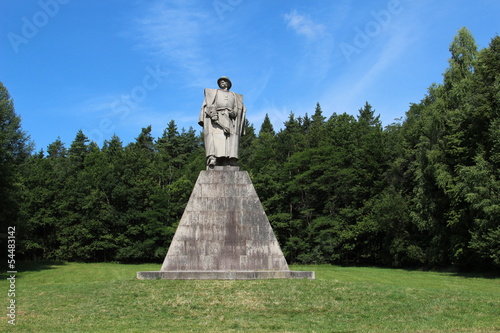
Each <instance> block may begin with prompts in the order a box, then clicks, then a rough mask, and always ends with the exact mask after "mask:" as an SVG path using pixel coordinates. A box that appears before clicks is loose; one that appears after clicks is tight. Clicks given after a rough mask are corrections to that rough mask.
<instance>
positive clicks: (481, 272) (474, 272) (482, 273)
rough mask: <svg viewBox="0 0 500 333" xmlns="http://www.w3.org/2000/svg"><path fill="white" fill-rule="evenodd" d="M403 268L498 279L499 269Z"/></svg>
mask: <svg viewBox="0 0 500 333" xmlns="http://www.w3.org/2000/svg"><path fill="white" fill-rule="evenodd" d="M404 270H406V271H409V272H415V271H420V272H434V273H443V274H448V275H450V276H457V277H462V278H469V279H478V278H480V279H492V280H493V279H498V278H500V270H497V269H494V268H491V267H488V268H485V269H463V268H459V267H449V268H441V269H439V268H436V269H423V268H404Z"/></svg>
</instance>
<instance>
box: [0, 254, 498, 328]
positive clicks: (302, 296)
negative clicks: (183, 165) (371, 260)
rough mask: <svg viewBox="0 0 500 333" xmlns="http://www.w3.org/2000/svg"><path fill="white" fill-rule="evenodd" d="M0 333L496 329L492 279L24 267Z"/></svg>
mask: <svg viewBox="0 0 500 333" xmlns="http://www.w3.org/2000/svg"><path fill="white" fill-rule="evenodd" d="M17 268H18V270H19V274H18V275H17V279H16V297H15V300H16V305H17V306H16V325H15V327H13V326H12V325H10V324H8V322H7V320H8V318H7V317H6V313H7V309H6V307H7V306H8V302H9V298H8V297H7V292H8V290H9V284H8V281H7V280H6V278H5V277H6V276H5V274H3V275H2V277H3V278H2V281H1V282H0V291H1V292H2V295H3V297H2V298H0V299H2V300H3V304H4V306H2V308H3V309H4V310H3V311H4V313H1V314H0V317H1V321H2V322H1V323H0V331H1V332H10V331H12V332H51V333H52V332H53V333H55V332H500V279H498V278H488V277H478V276H467V275H456V274H453V273H435V272H421V271H407V270H396V269H381V268H348V267H347V268H346V267H337V266H294V267H292V269H293V270H313V271H315V272H316V280H251V281H207V280H203V281H196V280H190V281H171V280H136V279H135V274H136V272H137V271H150V270H158V269H159V268H160V265H158V264H156V265H154V264H147V265H120V264H111V263H110V264H78V263H61V264H54V263H24V264H22V265H18V267H17Z"/></svg>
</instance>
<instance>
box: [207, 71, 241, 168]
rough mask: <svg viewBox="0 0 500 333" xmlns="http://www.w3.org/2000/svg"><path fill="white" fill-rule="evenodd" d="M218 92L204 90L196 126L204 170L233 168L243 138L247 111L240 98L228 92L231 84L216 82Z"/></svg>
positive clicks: (224, 81)
mask: <svg viewBox="0 0 500 333" xmlns="http://www.w3.org/2000/svg"><path fill="white" fill-rule="evenodd" d="M217 84H218V86H219V89H209V88H207V89H205V99H204V101H203V105H202V106H201V112H200V117H199V120H198V123H199V124H200V126H203V134H204V141H205V153H206V156H207V168H208V169H213V168H214V167H215V166H226V165H230V166H236V165H237V162H238V146H239V142H240V137H241V136H242V135H244V122H245V114H246V108H245V106H244V105H243V95H240V94H237V93H234V92H232V91H230V89H231V87H232V83H231V80H229V78H227V77H225V76H223V77H221V78H219V79H218V80H217Z"/></svg>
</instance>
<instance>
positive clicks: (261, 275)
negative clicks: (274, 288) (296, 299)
mask: <svg viewBox="0 0 500 333" xmlns="http://www.w3.org/2000/svg"><path fill="white" fill-rule="evenodd" d="M137 278H138V279H141V280H158V279H162V280H256V279H314V272H306V271H167V272H165V271H158V272H137Z"/></svg>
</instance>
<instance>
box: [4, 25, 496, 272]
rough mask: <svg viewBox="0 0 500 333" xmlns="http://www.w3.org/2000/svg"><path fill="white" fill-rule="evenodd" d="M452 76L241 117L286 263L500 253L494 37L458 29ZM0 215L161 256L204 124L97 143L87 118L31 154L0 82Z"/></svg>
mask: <svg viewBox="0 0 500 333" xmlns="http://www.w3.org/2000/svg"><path fill="white" fill-rule="evenodd" d="M450 53H451V57H450V59H449V67H448V68H446V69H445V71H444V73H443V82H442V83H439V84H432V85H431V86H430V87H429V88H428V92H427V94H426V95H425V96H424V97H423V99H422V100H421V101H420V102H418V103H413V104H411V105H410V107H409V109H408V110H407V112H406V114H405V117H404V119H402V120H400V121H398V122H395V123H393V124H390V125H388V126H386V127H385V128H384V127H383V126H382V124H381V122H380V120H379V116H378V115H376V112H375V110H374V108H373V107H372V106H371V105H370V104H369V103H368V102H367V103H366V104H365V105H363V106H362V107H361V108H360V109H359V111H358V114H357V115H356V116H353V115H350V114H348V113H343V114H336V113H334V114H332V115H331V116H329V117H326V116H324V115H323V110H322V109H321V105H320V104H319V103H317V104H316V108H315V109H314V112H312V115H311V116H309V115H308V114H307V113H306V114H305V115H301V116H297V115H295V114H294V113H290V115H289V118H288V119H287V120H286V121H285V122H284V125H283V128H282V129H280V130H279V131H277V132H276V131H275V129H274V128H273V125H272V124H271V121H270V119H269V117H268V116H267V115H266V117H265V119H264V121H263V123H262V125H261V126H260V129H259V130H258V131H257V130H256V129H255V128H254V127H253V125H252V124H250V123H248V121H247V122H246V124H245V127H246V135H245V136H244V137H242V140H241V143H240V167H241V169H242V170H246V171H248V172H249V173H250V176H251V178H252V181H253V183H254V186H255V188H256V190H257V193H258V194H259V197H260V199H261V201H262V204H263V206H264V209H265V211H266V213H267V215H268V217H269V220H270V222H271V224H272V227H273V230H274V232H275V234H276V236H277V238H278V241H279V242H280V244H281V247H282V249H283V252H284V254H285V256H286V258H287V260H288V262H289V263H304V264H310V263H330V264H343V265H381V266H390V267H408V266H419V267H434V268H436V267H446V266H449V265H455V266H459V267H462V268H476V269H477V268H480V269H484V268H487V269H492V268H498V267H500V37H498V36H496V37H494V38H493V39H492V40H491V43H490V44H489V46H488V47H486V48H484V49H482V50H478V49H477V46H476V43H475V41H474V38H473V36H472V35H471V33H470V32H469V31H468V30H467V29H466V28H462V29H460V30H459V31H458V33H457V35H456V36H455V38H454V39H453V41H452V43H451V45H450ZM0 112H1V115H0V116H1V119H0V126H1V137H0V163H1V164H0V175H1V179H2V182H1V184H0V191H1V193H2V197H1V199H0V208H1V215H0V219H1V221H2V225H7V224H8V223H10V224H12V221H15V223H16V227H17V230H18V244H19V245H18V253H20V254H21V255H22V256H23V257H24V258H26V259H35V260H38V259H58V260H71V261H120V262H145V261H161V260H162V259H163V258H164V256H165V254H166V252H167V249H168V246H169V244H170V241H171V239H172V237H173V234H174V233H175V230H176V227H177V225H178V222H179V220H180V218H181V215H182V213H183V210H184V207H185V205H186V203H187V200H188V199H189V196H190V194H191V191H192V189H193V186H194V183H195V182H196V178H197V176H198V174H199V172H200V170H203V169H204V168H205V155H204V148H203V142H202V137H201V136H200V135H199V134H197V133H196V132H195V130H194V129H192V128H190V129H189V130H187V131H186V130H184V129H182V130H180V131H179V130H178V128H177V126H176V124H175V121H173V120H172V121H171V122H170V123H169V124H168V126H167V128H166V129H165V130H164V132H163V135H162V136H161V137H159V138H154V137H152V135H151V126H149V127H147V128H143V129H142V131H141V133H140V134H139V135H138V136H137V138H136V139H135V141H134V142H131V143H129V144H127V145H124V144H123V142H122V141H121V140H120V138H119V137H118V136H116V135H115V136H113V137H112V138H111V139H109V140H106V141H105V142H104V144H103V146H102V147H99V146H98V145H97V144H95V143H94V142H90V141H89V139H88V138H87V137H86V136H85V134H84V133H83V132H82V131H79V132H78V133H77V134H76V137H75V139H74V141H73V142H72V143H71V144H70V145H69V147H66V146H65V144H64V143H63V142H61V140H60V139H57V140H55V141H54V142H53V143H52V144H50V145H49V146H48V147H47V149H46V151H40V152H37V153H32V150H31V149H30V144H29V138H28V135H27V134H26V133H25V132H23V131H22V129H21V126H20V120H19V117H18V116H17V115H16V114H15V111H14V107H13V102H12V99H11V98H10V96H9V94H8V92H7V90H6V88H5V87H4V86H3V85H0Z"/></svg>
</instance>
